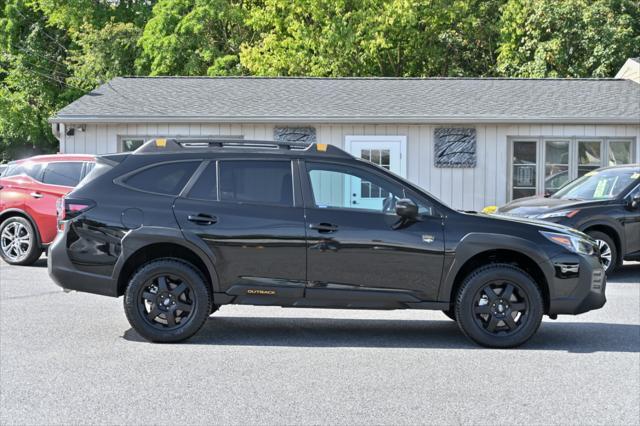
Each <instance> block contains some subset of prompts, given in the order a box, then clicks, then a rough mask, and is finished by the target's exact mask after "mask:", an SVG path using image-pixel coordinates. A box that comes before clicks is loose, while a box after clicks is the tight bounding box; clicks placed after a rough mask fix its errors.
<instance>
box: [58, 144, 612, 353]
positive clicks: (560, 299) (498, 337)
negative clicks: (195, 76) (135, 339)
mask: <svg viewBox="0 0 640 426" xmlns="http://www.w3.org/2000/svg"><path fill="white" fill-rule="evenodd" d="M354 194H358V197H354ZM59 220H60V224H59V227H60V229H62V231H61V232H59V233H58V236H57V238H56V240H55V242H54V243H53V245H52V246H51V248H50V256H49V273H50V275H51V276H52V277H53V279H54V280H55V281H56V282H57V283H58V284H59V285H60V286H62V287H64V288H67V289H72V290H78V291H85V292H89V293H97V294H102V295H107V296H113V297H118V296H121V295H124V308H125V312H126V315H127V318H128V319H129V322H130V323H131V325H132V326H133V328H134V329H135V330H136V331H138V333H140V334H141V335H142V336H143V337H145V338H146V339H148V340H151V341H156V342H175V341H180V340H184V339H186V338H188V337H190V336H192V335H193V334H194V333H196V331H197V330H198V329H199V328H200V327H201V326H202V325H203V324H204V322H205V320H206V319H207V317H208V316H209V315H210V314H211V313H213V312H214V311H215V310H216V309H217V308H218V307H219V306H220V305H225V304H231V303H233V304H247V305H276V306H288V307H317V308H353V309H406V308H413V309H437V310H442V311H444V312H445V313H446V314H447V315H448V316H449V317H451V318H453V319H456V320H457V322H458V324H459V326H460V329H461V330H462V332H463V333H464V334H465V335H467V336H468V337H469V338H471V339H472V340H474V341H475V342H477V343H479V344H481V345H485V346H491V347H513V346H517V345H520V344H522V343H523V342H525V341H527V340H528V339H529V338H530V337H531V336H532V335H533V334H534V333H535V332H536V330H537V329H538V326H539V325H540V322H541V319H542V316H543V314H547V315H549V316H550V317H552V318H555V317H556V316H557V315H558V314H579V313H582V312H586V311H589V310H591V309H597V308H600V307H602V306H603V305H604V303H605V280H606V278H605V274H604V270H603V268H602V266H601V264H600V261H599V257H598V248H597V246H596V243H595V241H594V240H592V239H591V238H590V237H589V236H587V235H585V234H583V233H581V232H578V231H575V230H572V229H570V228H567V227H564V226H560V225H554V224H551V223H547V222H542V221H532V220H523V219H510V218H497V217H492V216H489V215H483V214H475V213H462V212H458V211H455V210H452V209H451V208H449V207H447V206H446V205H444V204H443V203H441V202H440V201H438V200H437V199H435V198H434V197H433V196H431V195H429V194H427V193H426V192H424V191H423V190H422V189H420V188H418V187H416V186H415V185H413V184H412V183H410V182H407V181H406V180H404V179H402V178H400V177H398V176H396V175H394V174H392V173H390V172H389V171H387V170H385V169H383V168H380V167H378V166H375V165H373V164H371V163H369V162H367V161H364V160H360V159H357V158H354V157H352V156H351V155H349V154H348V153H346V152H344V151H342V150H340V149H338V148H336V147H334V146H328V145H325V144H299V143H276V142H260V141H237V140H234V141H230V140H172V139H156V140H152V141H149V142H147V143H146V144H145V145H143V146H142V147H140V148H139V149H138V150H137V151H135V152H134V153H131V154H114V155H106V156H102V157H99V158H98V160H97V164H96V167H95V169H94V170H93V171H92V172H91V174H90V175H89V176H87V178H86V179H85V180H84V181H83V182H81V183H80V185H79V186H78V187H77V188H76V189H75V190H74V191H73V192H72V193H70V194H69V195H68V196H67V197H66V198H65V199H64V201H63V203H62V205H61V206H60V212H59Z"/></svg>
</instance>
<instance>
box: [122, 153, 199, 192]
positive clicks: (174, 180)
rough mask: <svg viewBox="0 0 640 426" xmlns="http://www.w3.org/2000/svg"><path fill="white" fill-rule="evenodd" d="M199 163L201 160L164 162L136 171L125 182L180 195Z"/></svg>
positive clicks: (148, 190) (140, 188)
mask: <svg viewBox="0 0 640 426" xmlns="http://www.w3.org/2000/svg"><path fill="white" fill-rule="evenodd" d="M199 164H200V162H199V161H179V162H174V163H162V164H158V165H156V166H151V167H147V168H144V169H142V170H140V171H139V172H137V173H134V174H133V175H131V176H129V177H127V178H125V179H124V181H123V183H124V184H125V185H127V186H129V187H131V188H133V189H137V190H140V191H145V192H154V193H156V194H165V195H178V194H179V193H180V191H182V188H184V186H185V185H186V183H187V181H188V180H189V178H190V177H191V175H193V172H194V171H195V170H196V168H197V167H198V165H199Z"/></svg>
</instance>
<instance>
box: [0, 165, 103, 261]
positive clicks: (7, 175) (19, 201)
mask: <svg viewBox="0 0 640 426" xmlns="http://www.w3.org/2000/svg"><path fill="white" fill-rule="evenodd" d="M94 164H95V158H94V157H93V156H91V155H63V154H58V155H39V156H36V157H31V158H27V159H24V160H18V161H14V162H11V163H9V165H8V167H7V168H6V170H5V171H4V173H3V175H2V176H1V177H0V256H1V257H2V259H4V261H5V262H7V263H10V264H13V265H30V264H32V263H33V262H35V261H36V260H37V259H38V258H39V257H40V255H41V254H42V250H43V249H45V248H46V247H47V245H48V244H49V243H51V241H53V239H54V238H55V236H56V232H57V223H56V221H57V213H56V207H57V202H58V200H59V199H60V198H61V197H62V196H64V195H65V194H67V193H68V192H69V191H71V189H73V187H74V186H76V185H77V184H78V182H80V180H81V179H82V178H83V177H84V176H85V175H86V174H87V173H89V171H90V170H91V169H92V168H93V166H94Z"/></svg>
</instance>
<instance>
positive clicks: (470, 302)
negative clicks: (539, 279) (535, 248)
mask: <svg viewBox="0 0 640 426" xmlns="http://www.w3.org/2000/svg"><path fill="white" fill-rule="evenodd" d="M455 313H456V318H457V321H458V325H459V327H460V329H461V330H462V332H463V333H464V334H465V335H466V336H467V337H469V338H470V339H471V340H473V341H474V342H476V343H478V344H480V345H482V346H487V347H492V348H511V347H515V346H519V345H521V344H523V343H525V342H526V341H527V340H529V339H530V338H531V336H533V335H534V334H535V332H536V331H537V330H538V327H539V326H540V323H541V321H542V315H543V313H544V302H543V299H542V294H541V292H540V289H539V288H538V286H537V284H536V283H535V281H534V280H533V279H532V278H531V276H530V275H529V274H527V273H526V272H525V271H523V270H522V269H520V268H517V267H515V266H513V265H509V264H492V265H488V266H484V267H481V268H479V269H477V270H476V271H474V272H473V273H471V275H469V276H468V277H467V278H466V279H465V281H464V282H463V283H462V286H461V287H460V290H459V291H458V295H457V298H456V306H455Z"/></svg>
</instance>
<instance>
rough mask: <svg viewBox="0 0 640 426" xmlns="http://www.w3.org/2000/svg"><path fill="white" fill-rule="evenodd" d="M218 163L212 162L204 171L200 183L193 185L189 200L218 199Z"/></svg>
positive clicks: (199, 179)
mask: <svg viewBox="0 0 640 426" xmlns="http://www.w3.org/2000/svg"><path fill="white" fill-rule="evenodd" d="M216 172H217V170H216V163H215V161H212V162H211V163H209V165H208V166H207V167H206V168H205V169H204V171H203V172H202V174H201V175H200V177H199V178H198V181H197V182H196V183H195V184H194V185H193V188H191V191H189V198H197V199H200V200H212V201H215V200H217V199H218V185H217V180H218V179H217V176H216Z"/></svg>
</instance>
